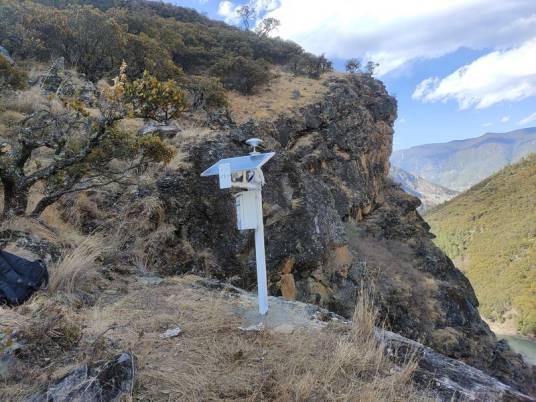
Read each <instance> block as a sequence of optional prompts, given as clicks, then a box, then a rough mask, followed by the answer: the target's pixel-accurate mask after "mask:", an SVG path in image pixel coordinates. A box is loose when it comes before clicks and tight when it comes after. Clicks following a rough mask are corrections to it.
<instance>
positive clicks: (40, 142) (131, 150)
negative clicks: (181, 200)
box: [0, 99, 172, 220]
mask: <svg viewBox="0 0 536 402" xmlns="http://www.w3.org/2000/svg"><path fill="white" fill-rule="evenodd" d="M124 115H125V113H124V109H123V104H122V103H121V102H116V101H109V100H107V99H101V106H100V115H99V116H98V117H96V118H95V117H90V116H89V115H88V114H87V113H86V112H85V110H84V109H83V107H81V106H79V105H75V106H70V105H69V104H68V103H66V104H63V103H62V101H61V100H59V99H52V100H50V102H49V103H48V104H47V105H44V106H42V107H40V108H39V109H38V110H35V111H34V112H32V113H30V114H29V115H28V116H27V117H26V118H24V119H23V120H22V121H21V122H20V123H19V125H18V127H17V128H16V130H15V133H14V134H15V135H14V137H13V138H12V140H11V141H10V143H3V144H0V180H1V182H2V185H3V192H4V210H3V211H2V214H1V216H0V220H4V219H7V218H10V217H12V216H16V215H25V214H26V210H27V207H28V198H29V194H30V189H31V188H32V187H33V186H34V185H36V184H37V183H41V184H42V187H43V194H42V197H41V199H40V200H39V201H38V203H37V205H36V206H35V208H34V209H33V211H32V212H31V215H32V216H34V217H37V216H39V215H40V214H41V213H42V212H43V211H44V210H45V208H46V207H48V206H49V205H51V204H53V203H55V202H56V201H58V200H59V199H60V198H61V197H62V196H64V195H66V194H69V193H73V192H79V191H83V190H88V189H91V188H97V187H102V186H106V185H109V184H111V183H118V184H121V185H128V184H132V183H131V182H130V181H129V177H130V176H129V173H131V172H132V171H134V170H136V169H140V168H142V167H144V166H147V164H148V163H149V162H159V161H165V160H169V159H170V158H171V155H172V151H171V150H170V149H168V148H167V147H165V146H164V145H163V143H162V142H161V141H160V139H159V138H157V137H137V136H135V135H132V134H131V133H127V132H123V131H121V130H120V129H118V128H117V126H116V122H117V121H118V120H120V119H121V118H123V117H124ZM47 150H48V151H47Z"/></svg>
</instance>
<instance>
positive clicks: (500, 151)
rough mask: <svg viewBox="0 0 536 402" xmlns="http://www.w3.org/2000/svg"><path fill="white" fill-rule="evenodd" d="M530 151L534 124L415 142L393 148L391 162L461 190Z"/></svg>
mask: <svg viewBox="0 0 536 402" xmlns="http://www.w3.org/2000/svg"><path fill="white" fill-rule="evenodd" d="M531 152H536V128H535V127H532V128H525V129H520V130H515V131H510V132H507V133H488V134H484V135H482V136H480V137H476V138H469V139H466V140H457V141H451V142H447V143H441V144H427V145H419V146H416V147H413V148H409V149H405V150H401V151H395V152H393V155H392V156H391V162H392V163H393V164H394V165H395V166H398V167H400V168H402V169H404V170H406V171H408V172H410V173H412V174H414V175H417V176H421V177H423V178H425V179H426V180H429V181H431V182H432V183H436V184H439V185H441V186H444V187H446V188H450V189H453V190H457V191H463V190H466V189H467V188H469V187H470V186H472V185H473V184H476V183H478V182H479V181H480V180H483V179H485V178H486V177H488V176H489V175H491V174H493V173H495V172H497V171H498V170H500V169H502V168H503V167H505V166H506V165H508V164H510V163H514V162H516V161H518V160H520V159H521V158H523V157H524V156H526V155H527V154H529V153H531Z"/></svg>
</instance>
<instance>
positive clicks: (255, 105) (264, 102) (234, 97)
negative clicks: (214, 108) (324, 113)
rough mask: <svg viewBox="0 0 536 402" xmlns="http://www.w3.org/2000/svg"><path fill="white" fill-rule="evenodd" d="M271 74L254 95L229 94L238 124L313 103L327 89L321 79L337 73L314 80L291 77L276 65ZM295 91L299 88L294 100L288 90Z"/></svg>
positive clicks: (323, 79) (270, 116) (324, 79)
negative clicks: (265, 85) (296, 97)
mask: <svg viewBox="0 0 536 402" xmlns="http://www.w3.org/2000/svg"><path fill="white" fill-rule="evenodd" d="M274 74H275V75H276V78H275V79H273V80H272V81H271V82H270V84H269V85H268V86H267V87H266V88H264V89H261V90H260V91H259V93H257V94H255V95H251V96H243V95H241V94H239V93H237V92H230V93H229V105H230V109H231V115H232V117H233V119H234V120H235V121H236V122H237V123H238V124H241V123H244V122H246V121H247V120H249V119H250V118H255V119H271V118H274V117H275V116H277V115H279V114H281V113H286V112H288V111H290V110H291V109H295V108H297V107H301V106H305V105H308V104H310V103H313V102H314V101H315V100H317V99H319V98H320V97H321V96H322V95H323V94H325V93H326V92H327V90H328V88H327V87H326V86H325V85H324V82H325V81H326V80H327V79H328V78H329V77H331V76H334V75H337V74H340V73H335V72H333V73H329V74H324V75H322V78H320V79H318V80H315V79H312V78H307V77H302V76H294V75H293V74H291V73H288V72H286V71H284V70H282V69H281V68H276V69H275V70H274ZM295 90H298V91H300V94H301V96H300V97H299V98H298V99H292V92H293V91H295Z"/></svg>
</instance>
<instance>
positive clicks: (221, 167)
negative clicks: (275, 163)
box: [201, 138, 275, 315]
mask: <svg viewBox="0 0 536 402" xmlns="http://www.w3.org/2000/svg"><path fill="white" fill-rule="evenodd" d="M261 142H262V140H260V139H258V138H251V139H249V140H247V141H246V143H247V144H248V145H251V146H252V147H253V151H252V152H250V154H249V155H246V156H238V157H235V158H227V159H222V160H220V161H218V162H217V163H215V164H214V165H212V166H211V167H209V168H208V169H207V170H205V171H204V172H203V173H201V176H203V177H206V176H215V175H218V176H219V179H220V188H221V189H224V188H231V187H236V188H240V189H244V190H246V191H241V192H239V193H237V194H235V207H236V221H237V226H238V230H248V229H255V258H256V261H257V289H258V297H259V313H260V314H261V315H264V314H266V313H267V312H268V284H267V279H266V256H265V252H264V223H263V219H262V195H261V190H262V186H263V184H264V176H263V174H262V170H261V167H262V166H263V165H264V164H265V163H266V162H268V161H269V160H270V159H271V158H272V156H274V155H275V152H266V153H260V152H257V147H258V146H259V145H260V143H261Z"/></svg>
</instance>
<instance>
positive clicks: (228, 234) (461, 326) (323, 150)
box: [159, 76, 536, 393]
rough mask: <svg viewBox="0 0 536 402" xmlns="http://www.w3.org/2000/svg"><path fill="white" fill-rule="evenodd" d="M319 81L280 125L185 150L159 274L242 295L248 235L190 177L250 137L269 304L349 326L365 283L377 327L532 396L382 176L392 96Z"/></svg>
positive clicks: (225, 205) (166, 193)
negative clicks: (291, 305)
mask: <svg viewBox="0 0 536 402" xmlns="http://www.w3.org/2000/svg"><path fill="white" fill-rule="evenodd" d="M328 85H329V92H328V93H327V95H325V97H324V98H323V99H322V100H320V101H318V102H317V103H314V104H311V105H309V106H307V107H304V108H301V109H299V110H296V111H294V112H293V114H292V115H290V116H280V117H279V118H277V119H275V120H274V121H270V122H265V121H261V122H255V121H250V122H249V123H246V124H244V125H242V126H241V127H239V128H237V129H233V130H231V131H230V132H219V133H218V132H217V133H214V134H213V135H211V136H209V137H203V138H202V139H200V138H196V139H188V140H185V141H184V143H183V144H182V147H181V149H180V151H181V152H183V153H184V154H185V155H186V162H187V163H188V164H189V167H188V168H181V169H180V170H178V171H175V172H170V173H168V174H167V175H165V176H164V177H163V178H162V179H161V180H160V182H159V192H160V197H161V198H162V200H163V201H164V203H165V205H166V207H167V213H168V219H169V221H170V223H172V224H173V225H174V226H175V228H176V234H177V239H176V242H175V243H173V244H163V245H162V257H163V258H162V260H163V261H165V266H163V269H162V271H165V272H167V273H169V274H174V273H181V272H186V271H194V272H199V273H203V274H206V275H211V276H214V277H217V278H220V279H227V280H229V281H230V282H232V283H233V284H236V285H238V286H241V287H244V288H253V287H254V286H255V253H254V241H253V233H250V231H247V232H243V233H240V232H238V231H237V229H236V217H235V212H234V199H233V197H232V194H231V193H230V192H229V191H222V190H219V188H218V184H217V178H210V179H206V178H201V177H200V173H201V172H202V171H203V170H204V169H205V168H207V167H208V166H210V165H211V164H213V163H214V162H216V161H217V160H219V159H221V158H224V157H230V156H236V155H241V154H245V153H247V152H248V151H249V150H248V148H247V146H246V145H245V144H244V141H245V140H246V139H247V138H251V137H259V138H262V139H263V140H264V146H265V147H266V149H268V150H274V151H275V152H276V155H275V156H274V158H273V159H272V160H271V161H270V162H269V163H268V164H267V165H266V166H265V167H264V168H263V171H264V175H265V178H266V185H265V187H264V188H263V200H264V204H263V209H264V216H265V235H266V253H267V255H266V257H267V263H268V267H267V268H268V276H269V288H270V293H271V294H273V295H282V296H284V297H286V298H290V299H299V300H302V301H305V302H309V303H315V304H318V305H321V306H324V307H327V308H329V309H330V310H332V311H334V312H337V313H339V314H342V315H344V316H346V317H350V316H351V314H352V312H353V309H354V305H355V301H356V296H357V294H358V292H359V290H360V289H361V288H362V286H368V287H370V288H372V289H373V290H374V293H375V296H376V299H377V302H378V304H379V306H380V307H381V309H382V313H383V318H384V319H385V320H386V324H387V325H388V326H389V328H390V329H392V330H394V331H396V332H398V333H400V334H402V335H404V336H406V337H409V338H411V339H415V340H422V341H423V342H424V343H425V344H426V345H428V346H430V347H432V348H434V349H435V350H437V351H439V352H441V353H444V354H446V355H448V356H451V357H454V358H456V359H461V360H463V361H465V362H467V363H469V364H471V365H474V366H476V367H478V368H481V369H482V370H484V371H485V372H487V373H490V374H492V375H494V376H497V377H498V378H500V379H501V380H502V381H503V382H506V383H508V384H514V385H515V386H517V387H519V388H520V389H523V390H524V391H525V392H529V393H530V392H535V388H534V387H535V383H536V381H535V378H536V375H535V374H536V373H535V372H534V371H532V369H531V368H529V367H528V366H527V365H526V364H525V363H523V361H522V360H521V358H520V357H519V356H515V355H514V354H513V353H511V352H510V351H509V350H508V348H506V347H505V345H503V344H501V343H497V341H496V339H495V336H494V335H493V333H492V332H491V331H490V330H489V328H488V327H487V325H486V324H485V323H484V322H483V321H482V320H481V319H480V316H479V314H478V310H477V307H478V301H477V299H476V297H475V294H474V291H473V289H472V287H471V285H470V284H469V282H468V281H467V279H466V278H465V276H464V275H463V274H462V273H461V272H460V271H458V270H457V269H456V268H455V267H454V265H453V264H452V262H451V261H450V260H449V259H448V258H447V257H446V256H445V255H444V254H443V253H442V252H441V251H440V250H439V249H438V248H436V247H435V246H434V244H433V243H432V241H431V239H432V235H431V234H430V233H429V227H428V225H427V224H426V223H425V222H424V221H423V220H422V218H421V217H420V215H419V214H418V213H417V212H416V208H417V207H418V206H419V205H420V202H419V201H418V199H416V198H415V197H413V196H410V195H407V194H405V193H404V192H403V191H402V190H401V189H400V188H399V187H398V186H396V185H394V184H393V183H392V182H391V181H390V180H389V179H388V178H387V176H388V172H389V156H390V153H391V148H392V135H393V129H392V125H393V122H394V120H395V118H396V102H395V100H394V99H393V98H392V97H390V96H389V95H388V94H387V93H386V91H385V88H384V87H383V85H382V84H381V83H380V82H379V81H376V80H374V79H372V78H370V77H364V76H355V77H349V78H343V79H332V80H331V81H330V82H329V83H328Z"/></svg>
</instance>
